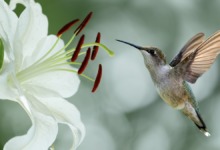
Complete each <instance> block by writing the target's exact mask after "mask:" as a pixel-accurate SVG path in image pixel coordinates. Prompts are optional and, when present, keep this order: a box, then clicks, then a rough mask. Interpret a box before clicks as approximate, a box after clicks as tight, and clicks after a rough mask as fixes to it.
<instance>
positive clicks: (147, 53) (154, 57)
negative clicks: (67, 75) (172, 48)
mask: <svg viewBox="0 0 220 150" xmlns="http://www.w3.org/2000/svg"><path fill="white" fill-rule="evenodd" d="M117 41H119V42H122V43H125V44H128V45H130V46H133V47H135V48H136V49H138V50H140V52H141V53H142V55H143V57H144V62H145V65H146V66H147V67H148V68H149V67H152V66H154V67H156V66H161V65H165V64H166V59H165V55H164V54H163V53H162V51H161V50H160V49H158V48H156V47H141V46H137V45H134V44H131V43H128V42H125V41H121V40H117Z"/></svg>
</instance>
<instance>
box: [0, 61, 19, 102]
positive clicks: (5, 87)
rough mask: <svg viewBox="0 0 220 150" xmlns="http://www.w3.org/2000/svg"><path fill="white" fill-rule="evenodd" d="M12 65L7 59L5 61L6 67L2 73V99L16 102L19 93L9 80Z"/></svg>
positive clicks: (0, 78)
mask: <svg viewBox="0 0 220 150" xmlns="http://www.w3.org/2000/svg"><path fill="white" fill-rule="evenodd" d="M11 65H12V64H11V63H9V62H8V60H7V59H5V61H4V66H3V68H2V71H1V73H0V83H1V84H0V91H1V92H0V99H3V100H6V99H7V100H13V101H16V97H18V91H17V89H16V88H15V87H13V84H12V83H10V81H9V80H8V77H9V74H10V73H11V72H12V69H13V68H12V66H11Z"/></svg>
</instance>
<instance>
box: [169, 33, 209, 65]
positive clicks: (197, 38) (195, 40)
mask: <svg viewBox="0 0 220 150" xmlns="http://www.w3.org/2000/svg"><path fill="white" fill-rule="evenodd" d="M204 37H205V36H204V33H198V34H196V35H194V36H193V37H192V38H191V39H190V40H189V41H188V42H187V43H186V44H185V45H184V46H183V48H182V49H181V50H180V52H179V53H178V54H177V55H176V56H175V57H174V58H173V59H172V61H171V62H170V66H171V67H174V66H176V65H177V64H178V63H180V62H181V61H183V60H184V59H185V58H186V57H187V56H189V55H190V54H191V53H193V52H194V51H195V50H196V48H198V47H199V45H200V44H202V42H204Z"/></svg>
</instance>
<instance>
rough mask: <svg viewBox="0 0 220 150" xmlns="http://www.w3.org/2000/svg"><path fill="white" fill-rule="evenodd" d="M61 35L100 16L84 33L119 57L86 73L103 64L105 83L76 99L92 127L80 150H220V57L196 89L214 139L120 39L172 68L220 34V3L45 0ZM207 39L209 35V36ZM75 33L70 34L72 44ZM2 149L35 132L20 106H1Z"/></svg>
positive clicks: (64, 145) (60, 146)
mask: <svg viewBox="0 0 220 150" xmlns="http://www.w3.org/2000/svg"><path fill="white" fill-rule="evenodd" d="M37 1H38V2H39V3H40V4H41V5H42V7H43V12H44V13H45V14H46V15H47V17H48V19H49V33H50V34H56V32H57V31H58V30H59V29H60V27H61V26H63V25H64V24H65V23H67V22H68V21H70V20H72V19H75V18H81V19H83V18H84V17H85V16H86V14H87V13H88V12H90V11H93V12H94V15H93V18H92V20H91V22H90V23H89V25H88V26H87V27H86V29H85V30H84V33H85V34H86V40H87V41H94V40H95V37H96V34H97V32H99V31H100V32H101V33H102V43H104V44H105V45H107V46H108V47H109V48H110V49H112V50H114V51H115V56H114V57H113V58H110V57H108V55H107V54H106V53H105V52H104V51H100V53H99V54H98V58H97V60H96V61H95V62H92V63H90V65H89V67H88V68H87V70H86V74H87V75H89V76H92V77H94V76H95V74H96V72H97V68H98V64H99V63H102V64H103V69H104V70H103V75H104V76H103V80H102V83H101V86H100V87H99V89H98V91H97V92H96V93H94V94H92V93H91V92H90V91H91V87H92V83H91V82H90V81H88V80H85V79H84V78H81V79H82V80H81V85H80V88H79V91H78V93H77V94H76V95H75V96H74V97H72V98H70V99H69V100H70V101H71V102H72V103H73V104H75V105H76V106H77V108H78V109H79V110H80V112H81V117H82V120H83V122H84V124H85V126H86V129H87V134H86V137H85V140H84V141H83V143H82V144H81V145H80V147H79V148H78V149H79V150H186V149H187V150H206V149H211V150H219V149H220V118H219V114H220V109H219V108H220V100H219V98H220V92H219V89H220V79H219V77H218V76H220V69H219V68H220V67H219V66H220V64H219V63H220V58H219V59H218V60H217V61H216V62H215V64H214V65H213V66H212V68H211V69H210V70H209V71H208V72H207V73H205V74H204V75H203V76H202V77H201V78H200V79H199V80H198V81H197V82H196V84H195V85H192V89H193V91H194V94H195V96H196V98H197V100H198V101H199V105H200V111H201V114H202V116H203V118H204V120H205V122H206V124H207V126H208V129H209V131H210V133H211V134H212V136H211V137H209V138H207V137H205V136H204V135H203V134H202V133H200V131H199V130H198V129H197V128H196V126H195V125H194V124H193V123H192V122H191V121H190V120H188V119H187V118H186V117H185V116H184V115H182V114H181V113H180V112H178V111H177V110H173V109H172V108H170V107H169V106H168V105H166V104H165V103H164V102H163V101H162V100H161V99H160V98H159V96H158V95H157V93H156V90H155V88H154V86H153V84H152V81H151V78H150V76H149V73H148V71H147V70H146V69H145V66H144V63H143V58H142V55H141V54H140V53H139V52H138V51H137V50H135V49H134V48H132V47H128V46H126V45H124V44H121V43H118V42H116V41H115V39H121V40H125V41H129V42H132V43H135V44H138V45H142V46H149V45H151V46H156V47H159V48H160V49H162V50H163V52H164V53H165V54H166V56H167V61H168V62H169V61H170V60H171V59H172V57H173V56H174V55H175V54H176V53H177V52H178V51H179V50H180V48H181V47H182V46H183V45H184V44H185V43H186V42H187V40H189V39H190V38H191V37H192V36H193V35H195V34H196V33H198V32H204V33H205V34H206V35H207V36H210V35H211V34H213V33H214V32H216V31H217V30H219V29H220V1H219V0H210V1H207V0H194V1H192V0H184V1H183V0H120V1H119V0H111V1H109V0H47V1H46V0H37ZM207 36H206V37H207ZM69 37H70V35H69V36H68V35H66V36H65V41H67V40H68V39H69ZM0 115H1V117H0V122H1V124H0V136H1V137H0V146H1V147H0V149H2V147H3V145H4V144H5V142H6V141H7V140H9V139H10V138H12V137H14V136H16V135H22V134H25V133H26V132H27V130H28V129H29V127H30V120H29V118H28V117H27V115H26V113H25V112H24V111H23V110H22V109H21V108H20V106H19V105H18V104H16V103H13V102H9V101H1V103H0ZM59 127H60V131H59V135H58V138H57V140H56V142H55V149H57V150H65V149H68V146H69V145H70V143H71V135H70V133H69V129H68V128H66V127H65V126H63V125H60V126H59Z"/></svg>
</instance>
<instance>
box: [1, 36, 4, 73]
mask: <svg viewBox="0 0 220 150" xmlns="http://www.w3.org/2000/svg"><path fill="white" fill-rule="evenodd" d="M3 63H4V45H3V42H2V40H1V39H0V72H1V71H2V67H3Z"/></svg>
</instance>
